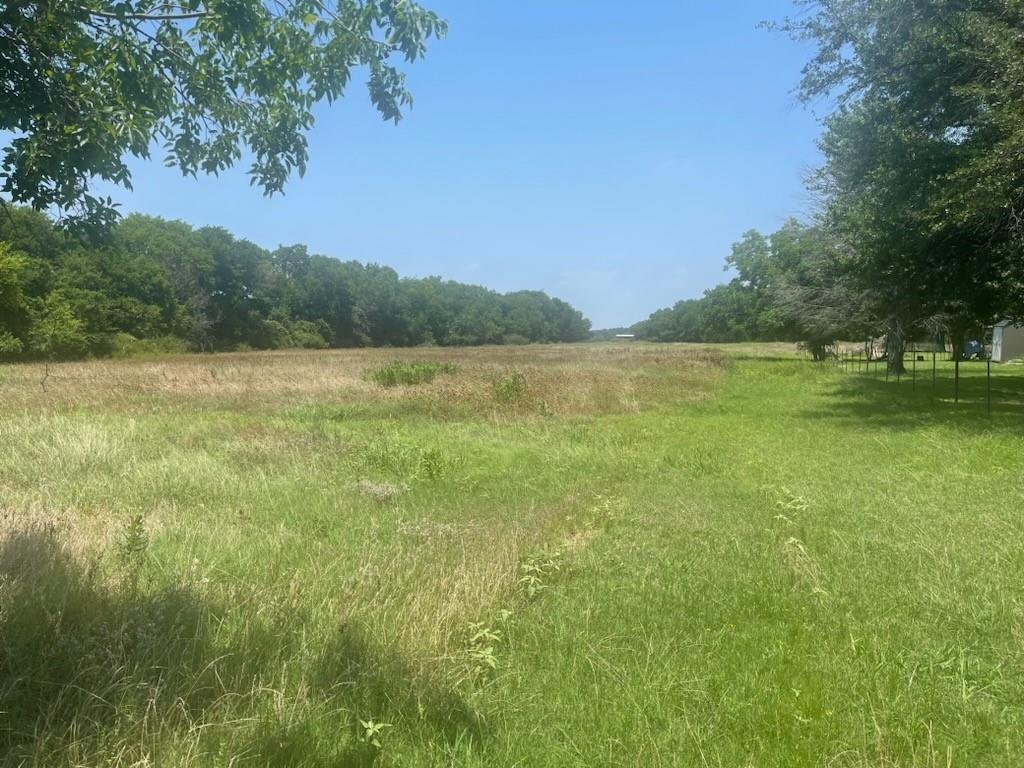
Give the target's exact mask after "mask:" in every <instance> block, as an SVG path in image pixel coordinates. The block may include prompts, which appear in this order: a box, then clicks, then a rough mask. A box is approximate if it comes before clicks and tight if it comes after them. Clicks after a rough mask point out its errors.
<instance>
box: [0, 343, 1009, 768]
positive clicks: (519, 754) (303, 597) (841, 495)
mask: <svg viewBox="0 0 1024 768" xmlns="http://www.w3.org/2000/svg"><path fill="white" fill-rule="evenodd" d="M395 360H400V361H406V362H414V363H417V364H419V366H420V367H419V368H416V369H415V370H416V371H419V372H422V371H424V370H427V371H428V372H431V374H432V375H434V378H433V379H432V380H430V381H423V382H421V383H416V384H401V383H398V384H396V385H395V386H389V387H386V386H382V385H381V384H380V383H378V381H388V383H391V379H390V378H387V377H380V376H377V377H375V372H376V371H379V369H380V368H381V367H382V366H385V365H387V364H388V363H390V362H392V361H395ZM441 363H453V364H454V370H452V369H451V366H441V365H439V364H441ZM432 364H434V365H433V367H431V365H432ZM922 365H923V369H922V370H919V378H918V381H917V385H916V389H912V385H911V382H910V381H909V380H908V379H905V378H904V379H902V380H901V381H900V382H899V383H897V382H896V381H895V380H892V381H888V382H886V381H885V380H884V379H883V378H882V377H881V376H879V375H863V374H855V373H843V372H841V371H839V370H837V369H836V368H834V367H832V366H830V365H827V364H826V365H817V364H813V363H811V362H809V361H807V360H805V359H802V358H800V357H798V356H797V355H796V353H795V352H794V351H793V350H792V349H791V348H789V347H786V346H784V345H766V346H743V347H722V348H710V347H696V346H686V345H664V346H655V345H644V344H638V345H635V346H629V345H625V346H623V345H611V344H598V345H577V346H550V347H536V346H528V347H516V348H484V349H471V350H438V349H430V350H415V351H412V350H365V351H346V352H300V353H266V354H240V355H217V356H206V357H201V356H192V357H182V358H164V359H155V360H149V361H125V362H111V361H105V362H104V361H97V362H87V363H76V364H62V365H54V366H50V367H49V376H48V378H46V380H45V382H43V384H45V390H44V387H43V386H42V385H41V383H40V382H41V380H42V379H43V377H44V375H45V374H46V371H45V370H44V368H43V367H42V366H7V367H0V764H2V765H5V766H7V765H9V766H22V765H24V766H32V765H60V766H72V765H75V766H79V765H81V766H99V765H110V766H114V765H116V766H143V765H146V766H179V765H182V766H243V765H252V766H264V765H270V766H300V765H304V766H366V765H378V766H451V765H455V766H513V765H519V766H603V765H622V766H625V765H630V766H659V765H664V766H671V765H680V766H738V767H740V768H746V767H747V766H750V767H751V768H755V767H756V768H761V767H762V766H780V767H781V766H830V767H831V766H836V767H841V768H846V767H848V766H864V767H865V768H866V767H867V766H935V767H936V768H937V767H938V766H965V767H966V766H1018V765H1021V764H1024V368H1017V367H1013V366H1006V367H1000V368H998V369H997V370H996V371H995V375H994V379H993V391H994V408H993V413H992V414H991V415H988V414H987V412H986V403H985V394H986V385H985V379H984V375H983V372H984V369H983V367H981V366H979V365H977V364H967V365H964V366H963V370H964V381H963V386H962V397H961V402H960V403H959V404H958V405H955V404H954V403H953V402H952V384H951V381H950V376H951V370H950V368H949V366H948V364H940V370H939V377H938V378H939V381H938V384H937V387H936V389H935V390H934V391H933V389H932V384H931V379H930V374H931V371H930V359H929V361H927V365H924V364H922ZM416 375H417V376H418V375H419V374H418V373H417V374H416ZM399 378H401V377H399ZM426 378H430V376H429V375H427V376H426Z"/></svg>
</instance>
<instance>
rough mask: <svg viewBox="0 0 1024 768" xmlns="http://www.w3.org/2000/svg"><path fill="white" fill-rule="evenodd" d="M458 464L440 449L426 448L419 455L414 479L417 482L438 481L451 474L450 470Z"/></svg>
mask: <svg viewBox="0 0 1024 768" xmlns="http://www.w3.org/2000/svg"><path fill="white" fill-rule="evenodd" d="M459 463H460V462H459V461H458V460H457V459H455V458H453V457H451V456H449V455H448V454H446V453H445V452H444V451H443V450H441V449H440V448H428V449H427V450H425V451H424V452H423V453H422V454H421V455H420V461H419V465H418V466H417V468H416V478H417V479H419V480H440V479H441V478H442V477H445V476H446V475H449V474H451V471H452V469H454V468H455V467H456V466H458V464H459Z"/></svg>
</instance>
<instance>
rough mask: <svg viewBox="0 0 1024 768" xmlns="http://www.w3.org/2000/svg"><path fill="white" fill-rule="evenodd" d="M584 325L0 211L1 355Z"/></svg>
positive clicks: (512, 306) (408, 283)
mask: <svg viewBox="0 0 1024 768" xmlns="http://www.w3.org/2000/svg"><path fill="white" fill-rule="evenodd" d="M589 330H590V321H589V320H586V319H585V318H584V317H583V315H582V314H581V313H580V312H579V311H577V310H575V309H573V308H572V307H571V306H569V305H568V304H567V303H565V302H564V301H560V300H559V299H554V298H551V297H549V296H548V295H546V294H545V293H542V292H540V291H517V292H515V293H507V294H500V293H496V292H495V291H492V290H488V289H487V288H482V287H480V286H475V285H465V284H462V283H457V282H452V281H446V280H442V279H441V278H439V277H428V278H423V279H414V278H400V277H399V276H398V275H397V273H396V272H395V271H394V270H393V269H391V268H389V267H385V266H380V265H377V264H362V263H359V262H357V261H340V260H338V259H335V258H331V257H328V256H319V255H314V254H310V253H309V252H308V251H307V249H306V246H304V245H291V246H286V247H280V248H278V249H277V250H274V251H268V250H266V249H264V248H260V247H259V246H257V245H254V244H253V243H251V242H249V241H247V240H239V239H237V238H235V237H233V236H232V235H231V234H230V233H229V232H227V231H226V230H224V229H221V228H219V227H202V228H198V229H193V228H192V227H191V226H189V225H188V224H185V223H183V222H180V221H166V220H164V219H160V218H153V217H149V216H141V215H135V214H133V215H130V216H127V217H126V218H124V219H123V220H121V221H120V222H119V223H118V224H117V225H116V226H115V227H114V229H113V231H112V232H111V233H110V237H109V239H107V240H105V241H104V242H103V244H102V245H83V244H82V243H81V242H78V241H76V240H74V239H72V238H70V237H68V236H66V235H65V234H64V233H63V232H62V231H61V230H59V229H58V228H56V227H55V226H54V225H53V224H52V222H51V221H50V220H49V219H48V218H46V217H45V216H43V215H42V214H39V213H36V212H34V211H31V210H27V209H18V208H10V207H8V208H5V209H4V210H2V211H0V358H3V359H8V360H10V359H40V358H76V357H84V356H89V355H94V356H104V355H110V354H131V353H132V352H139V351H143V352H144V351H147V350H152V351H160V350H167V351H179V350H180V351H186V350H197V351H200V350H201V351H219V350H237V349H247V348H252V349H281V348H288V347H307V348H325V347H351V346H384V345H391V346H415V345H421V344H438V345H471V344H524V343H528V342H556V341H580V340H584V339H586V338H587V336H588V333H589Z"/></svg>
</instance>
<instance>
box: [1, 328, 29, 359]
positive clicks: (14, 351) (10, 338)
mask: <svg viewBox="0 0 1024 768" xmlns="http://www.w3.org/2000/svg"><path fill="white" fill-rule="evenodd" d="M24 348H25V345H24V344H22V343H21V339H19V338H18V337H17V336H15V335H14V334H13V333H11V332H10V331H0V359H3V358H4V357H5V356H11V357H13V356H15V355H18V354H21V352H22V350H24Z"/></svg>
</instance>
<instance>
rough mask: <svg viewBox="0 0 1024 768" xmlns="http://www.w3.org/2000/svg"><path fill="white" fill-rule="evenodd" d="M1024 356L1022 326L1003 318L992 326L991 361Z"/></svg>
mask: <svg viewBox="0 0 1024 768" xmlns="http://www.w3.org/2000/svg"><path fill="white" fill-rule="evenodd" d="M1022 356H1024V328H1021V327H1020V326H1019V325H1014V324H1013V323H1011V322H1010V321H1009V320H1003V321H1002V322H1000V323H996V324H995V325H994V326H993V327H992V362H994V363H1007V362H1009V361H1010V360H1013V358H1015V357H1022Z"/></svg>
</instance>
